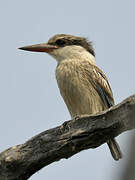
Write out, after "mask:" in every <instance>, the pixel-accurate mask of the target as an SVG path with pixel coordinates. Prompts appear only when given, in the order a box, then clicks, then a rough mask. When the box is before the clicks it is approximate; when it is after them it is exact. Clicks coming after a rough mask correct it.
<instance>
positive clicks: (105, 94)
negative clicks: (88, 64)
mask: <svg viewBox="0 0 135 180" xmlns="http://www.w3.org/2000/svg"><path fill="white" fill-rule="evenodd" d="M93 72H94V81H95V87H96V90H97V92H98V94H99V95H100V97H101V98H102V100H103V101H104V103H106V105H107V106H108V107H111V106H113V105H114V99H113V93H112V90H111V87H110V85H109V82H108V80H107V77H106V76H105V74H104V73H103V72H102V71H101V70H100V69H99V68H98V67H97V66H93Z"/></svg>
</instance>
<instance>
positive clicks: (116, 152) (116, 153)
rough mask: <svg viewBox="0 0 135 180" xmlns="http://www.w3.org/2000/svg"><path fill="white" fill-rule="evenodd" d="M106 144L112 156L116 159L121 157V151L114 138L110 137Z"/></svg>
mask: <svg viewBox="0 0 135 180" xmlns="http://www.w3.org/2000/svg"><path fill="white" fill-rule="evenodd" d="M107 144H108V146H109V149H110V152H111V154H112V157H113V158H114V159H115V160H116V161H118V160H119V159H121V158H122V152H121V150H120V147H119V145H118V143H117V142H116V140H115V139H110V140H109V141H107Z"/></svg>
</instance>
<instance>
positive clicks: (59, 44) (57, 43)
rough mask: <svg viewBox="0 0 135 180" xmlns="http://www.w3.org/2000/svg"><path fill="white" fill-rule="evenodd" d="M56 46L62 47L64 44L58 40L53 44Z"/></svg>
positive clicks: (61, 40)
mask: <svg viewBox="0 0 135 180" xmlns="http://www.w3.org/2000/svg"><path fill="white" fill-rule="evenodd" d="M55 44H56V45H58V46H63V45H65V44H66V42H65V41H64V40H63V39H58V40H57V41H56V42H55Z"/></svg>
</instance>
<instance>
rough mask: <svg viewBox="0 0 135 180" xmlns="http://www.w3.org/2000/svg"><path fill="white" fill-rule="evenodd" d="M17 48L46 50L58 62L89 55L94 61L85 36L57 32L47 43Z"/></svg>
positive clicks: (36, 50) (90, 47) (90, 45)
mask: <svg viewBox="0 0 135 180" xmlns="http://www.w3.org/2000/svg"><path fill="white" fill-rule="evenodd" d="M19 49H22V50H26V51H34V52H46V53H48V54H50V55H51V56H53V57H54V58H55V59H56V60H57V61H58V62H60V61H62V60H64V59H73V58H77V59H78V58H81V57H82V56H85V57H89V56H91V57H92V58H93V59H94V61H95V58H94V57H95V53H94V49H93V47H92V44H91V42H89V41H88V40H87V39H86V38H83V37H77V36H73V35H66V34H57V35H55V36H53V37H52V38H50V39H49V41H48V42H47V43H42V44H36V45H31V46H24V47H21V48H19Z"/></svg>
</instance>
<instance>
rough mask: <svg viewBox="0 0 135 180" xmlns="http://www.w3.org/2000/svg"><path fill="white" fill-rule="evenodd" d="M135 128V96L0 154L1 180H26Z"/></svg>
mask: <svg viewBox="0 0 135 180" xmlns="http://www.w3.org/2000/svg"><path fill="white" fill-rule="evenodd" d="M134 128H135V95H133V96H131V97H129V98H127V99H126V100H124V101H123V102H122V103H120V104H118V105H116V106H113V107H111V108H110V109H108V110H106V111H104V112H101V113H100V114H96V115H91V116H83V117H78V118H75V119H73V120H71V121H66V122H65V123H64V124H62V125H61V126H58V127H55V128H53V129H49V130H47V131H44V132H42V133H40V134H38V135H36V136H34V137H33V138H31V139H30V140H28V141H27V142H25V143H24V144H20V145H17V146H14V147H11V148H9V149H7V150H5V151H4V152H2V153H0V180H26V179H28V178H29V177H30V176H31V175H33V174H34V173H35V172H37V171H38V170H40V169H41V168H43V167H45V166H47V165H49V164H51V163H53V162H55V161H58V160H60V159H62V158H69V157H71V156H73V155H74V154H76V153H78V152H80V151H82V150H85V149H89V148H96V147H98V146H100V145H102V144H103V143H105V142H106V141H107V140H108V139H111V138H114V137H116V136H118V135H120V134H121V133H123V132H125V131H127V130H131V129H134Z"/></svg>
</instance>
